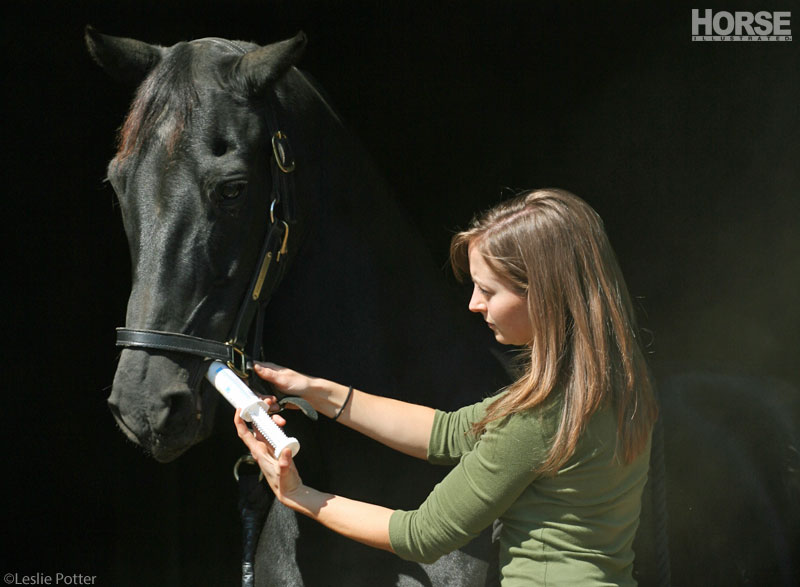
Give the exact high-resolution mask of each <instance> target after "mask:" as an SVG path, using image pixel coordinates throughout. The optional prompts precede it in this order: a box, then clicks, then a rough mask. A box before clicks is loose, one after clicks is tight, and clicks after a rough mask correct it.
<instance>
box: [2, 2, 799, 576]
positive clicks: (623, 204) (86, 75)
mask: <svg viewBox="0 0 800 587" xmlns="http://www.w3.org/2000/svg"><path fill="white" fill-rule="evenodd" d="M733 4H735V6H734V5H733ZM694 7H700V8H709V7H710V8H715V9H719V10H753V11H755V10H791V6H787V5H785V4H784V3H781V2H775V1H774V0H764V1H760V2H736V3H725V2H711V3H709V2H706V3H705V4H703V5H702V6H697V5H695V4H692V3H688V2H685V1H683V2H650V3H641V2H639V3H632V2H597V3H585V2H539V1H528V2H522V1H519V2H511V1H508V0H495V1H493V2H488V1H486V2H476V1H467V2H463V1H462V2H443V1H428V2H401V3H389V2H380V1H378V0H372V1H364V0H350V1H348V2H334V1H312V0H305V1H291V2H290V1H288V0H287V1H272V2H270V1H267V0H261V1H256V0H250V1H247V0H228V1H224V2H222V1H219V2H213V1H210V0H194V1H183V0H181V1H169V2H164V1H155V0H141V1H138V2H133V1H131V0H120V1H118V2H100V1H99V0H91V1H85V2H55V1H53V2H45V1H43V0H38V1H33V2H8V3H4V4H3V8H2V12H3V14H2V27H3V28H2V30H3V34H2V46H3V55H4V63H3V82H2V93H3V121H2V129H3V131H2V132H3V147H4V149H3V160H4V163H3V177H4V181H3V188H4V190H3V191H4V194H3V203H4V210H5V214H4V217H5V221H4V223H3V224H4V233H5V234H6V238H5V242H6V244H5V245H4V260H3V266H4V271H3V273H4V278H3V280H2V282H3V290H4V297H3V300H4V304H3V308H2V320H3V333H4V339H5V341H4V353H3V360H4V362H5V364H6V367H5V373H6V374H11V378H10V379H8V377H6V378H5V381H6V384H5V386H4V387H5V389H4V390H3V400H4V401H3V410H2V413H3V421H2V430H3V447H2V448H3V454H4V465H5V466H4V472H5V473H4V477H3V486H4V488H5V489H6V495H7V496H10V497H6V499H5V500H4V507H3V518H2V519H3V525H2V532H3V542H4V543H3V547H2V554H1V556H2V565H1V566H0V571H2V572H3V573H4V574H5V573H9V572H11V573H18V574H19V576H20V577H21V576H22V575H31V574H35V573H37V572H40V573H48V574H50V575H53V576H54V574H55V573H56V572H61V573H64V574H75V573H79V574H83V575H92V576H96V577H97V578H96V581H95V584H102V585H125V584H130V585H220V584H235V582H236V581H237V573H238V569H237V564H238V563H237V557H238V552H239V535H238V520H237V514H236V512H235V500H236V487H235V485H234V483H233V480H232V478H231V476H230V468H231V465H232V463H233V461H234V460H235V458H236V457H237V456H238V454H239V453H240V449H239V446H238V441H236V439H235V438H234V434H233V431H232V429H231V426H230V422H229V420H230V413H229V412H228V411H226V410H224V409H223V410H220V412H221V421H220V422H219V423H218V425H217V430H216V433H215V435H214V437H213V438H212V439H211V440H209V441H206V442H205V443H203V444H202V445H200V446H198V447H196V448H194V449H192V450H191V451H190V452H189V453H188V454H187V455H185V456H184V457H181V459H179V460H178V461H177V462H175V463H171V464H168V465H158V464H156V463H155V462H153V461H151V460H150V459H149V458H148V457H147V456H146V455H144V454H142V451H141V450H140V449H138V448H136V447H135V446H133V445H132V444H130V443H129V442H127V441H126V440H125V439H124V438H123V436H122V434H121V433H119V432H118V431H117V430H116V429H115V426H114V424H113V421H112V417H111V415H110V413H109V412H108V410H107V409H106V407H105V398H106V396H107V395H108V386H109V385H110V383H111V380H112V377H113V372H114V366H115V357H116V350H115V348H114V330H113V329H114V327H115V326H117V325H121V324H122V323H123V318H124V308H125V300H126V297H127V290H128V286H129V282H128V279H129V265H128V257H127V249H126V245H125V240H124V235H123V231H122V225H121V222H120V218H119V211H118V210H117V209H116V207H115V202H114V197H113V194H112V191H111V189H110V187H109V186H108V185H106V184H105V183H104V182H103V178H104V173H105V165H106V162H107V161H108V159H109V158H110V157H111V156H112V154H113V151H114V133H115V129H116V128H117V127H118V126H119V125H120V123H121V121H122V119H123V116H124V113H125V111H126V108H127V105H128V103H129V101H130V97H131V90H130V89H128V88H122V87H118V86H116V85H115V84H114V83H113V82H112V81H111V80H109V79H107V78H106V76H105V75H104V74H103V73H102V72H101V71H100V70H99V69H98V68H97V67H95V66H94V64H93V63H92V62H91V60H90V59H89V57H88V55H87V54H86V52H85V49H84V47H83V41H82V32H83V27H84V26H85V25H86V24H88V23H91V24H93V25H94V26H95V27H96V28H98V29H99V30H101V31H102V32H107V33H110V34H117V35H122V36H131V37H136V38H140V39H144V40H147V41H151V42H156V43H160V44H164V45H170V44H172V43H174V42H177V41H180V40H188V39H191V38H197V37H204V36H222V37H229V38H239V39H245V40H254V41H256V42H260V43H267V42H271V41H273V40H278V39H281V38H285V37H288V36H290V35H293V34H294V33H295V32H296V31H298V30H300V29H302V30H304V31H305V32H306V33H307V34H308V36H309V46H308V50H307V53H306V57H305V59H304V61H303V68H304V69H306V70H307V71H309V72H310V73H312V74H313V75H314V76H315V77H316V78H317V79H319V80H320V81H321V83H322V85H323V86H324V87H325V88H326V89H327V90H328V91H329V93H330V96H331V98H332V101H333V103H334V104H335V105H336V106H337V107H338V109H339V110H340V112H341V113H342V114H343V116H344V118H345V119H346V120H347V121H348V122H349V124H350V126H351V127H353V128H354V129H355V131H356V133H357V134H358V135H359V136H360V137H361V138H362V140H363V141H364V143H365V144H366V145H367V148H368V150H369V151H370V152H371V153H372V155H373V156H374V158H375V159H376V161H377V163H378V165H379V167H380V168H381V169H382V170H383V171H384V172H385V174H386V175H387V177H388V179H389V182H390V184H391V185H392V186H393V187H394V189H395V191H396V193H397V196H398V198H399V199H400V201H401V203H402V205H403V206H404V207H405V208H406V210H407V211H408V213H409V215H410V217H411V218H412V219H413V221H414V222H415V223H417V224H418V226H419V228H420V230H421V232H422V233H423V235H424V238H425V239H426V240H427V243H428V245H429V247H430V249H431V250H432V251H433V253H434V255H436V257H437V258H438V259H440V260H441V262H442V265H443V266H444V264H445V259H446V246H447V242H448V238H449V234H450V231H452V230H453V229H455V228H457V227H459V226H462V225H463V224H464V223H466V222H467V221H468V219H469V217H470V216H471V214H472V213H473V212H474V211H476V210H477V209H479V208H482V207H485V206H488V205H490V204H492V203H493V202H495V201H497V200H498V199H499V198H501V197H503V195H504V194H507V193H508V191H507V190H508V189H516V188H524V187H543V186H560V187H565V188H567V189H570V190H572V191H574V192H576V193H577V194H579V195H581V196H583V197H584V198H585V199H587V200H588V201H589V202H590V203H591V204H592V205H593V206H594V207H595V208H596V209H597V210H598V211H599V212H600V214H601V215H602V216H603V217H604V218H605V220H606V225H607V229H608V232H609V234H610V237H611V240H612V242H613V243H614V244H615V247H616V249H617V252H618V255H619V257H620V261H621V264H622V266H623V269H624V271H625V273H626V276H627V279H628V283H629V287H630V289H631V292H632V293H633V295H634V296H636V298H637V300H638V302H639V305H640V309H641V310H642V317H641V318H642V322H643V326H645V327H647V328H648V329H649V330H651V331H652V332H653V340H652V344H651V346H650V350H651V352H652V358H653V363H654V365H655V366H656V368H657V369H658V370H662V371H664V370H671V369H679V368H683V367H685V366H691V367H700V368H704V369H715V370H720V371H724V372H734V373H746V374H756V375H763V376H768V377H775V378H779V379H783V380H787V381H789V382H790V383H792V384H793V385H795V386H796V387H797V386H798V385H800V374H798V368H797V365H798V360H797V359H798V348H800V304H798V291H800V261H799V259H800V230H799V229H798V220H800V203H799V202H800V200H798V195H799V194H798V187H800V186H799V182H798V161H800V152H799V151H800V148H798V130H799V129H798V125H799V123H798V120H800V116H798V115H799V114H800V112H798V105H799V104H800V87H798V86H799V83H800V80H799V76H798V66H799V65H800V60H798V51H797V43H796V41H792V42H790V43H786V42H783V43H778V42H772V43H749V42H719V43H710V42H707V43H693V42H691V39H690V35H691V30H690V29H691V25H690V21H691V8H694ZM795 12H798V11H795ZM795 18H796V14H795ZM793 25H794V27H795V28H797V26H798V25H797V24H796V23H793ZM465 301H466V300H465ZM298 367H299V368H302V366H298Z"/></svg>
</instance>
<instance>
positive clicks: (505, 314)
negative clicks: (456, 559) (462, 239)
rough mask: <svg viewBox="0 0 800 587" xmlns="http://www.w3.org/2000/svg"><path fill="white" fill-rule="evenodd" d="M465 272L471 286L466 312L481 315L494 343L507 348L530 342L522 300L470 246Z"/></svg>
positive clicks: (525, 304)
mask: <svg viewBox="0 0 800 587" xmlns="http://www.w3.org/2000/svg"><path fill="white" fill-rule="evenodd" d="M469 273H470V275H471V276H472V282H473V283H474V284H475V285H474V288H473V290H472V298H471V299H470V301H469V309H470V311H471V312H477V313H479V314H480V315H481V316H483V319H484V320H486V323H487V324H488V326H489V328H491V329H492V332H494V337H495V338H496V339H497V342H499V343H501V344H511V345H525V344H528V343H530V342H531V340H532V339H533V332H531V321H530V318H529V316H528V304H527V301H526V299H525V297H524V296H521V295H519V294H518V293H517V292H515V291H514V290H513V289H510V288H509V287H508V286H507V285H506V284H505V282H503V281H502V280H501V279H500V277H499V276H498V275H497V274H496V273H495V272H494V271H493V270H492V268H491V267H489V265H488V264H487V263H486V260H485V259H484V257H483V255H482V254H481V253H480V252H479V251H478V249H477V247H474V246H470V247H469Z"/></svg>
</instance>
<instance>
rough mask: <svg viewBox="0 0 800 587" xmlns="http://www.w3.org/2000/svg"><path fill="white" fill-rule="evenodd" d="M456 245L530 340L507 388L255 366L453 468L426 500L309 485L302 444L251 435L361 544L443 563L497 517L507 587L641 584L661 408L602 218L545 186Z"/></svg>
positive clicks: (282, 385) (494, 323)
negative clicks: (370, 496)
mask: <svg viewBox="0 0 800 587" xmlns="http://www.w3.org/2000/svg"><path fill="white" fill-rule="evenodd" d="M450 252H451V261H452V264H453V267H454V270H455V272H456V274H457V275H458V276H459V277H462V276H463V275H464V274H466V273H469V275H470V277H471V278H472V281H473V283H474V289H473V293H472V298H471V300H470V302H469V309H470V310H471V311H473V312H476V313H479V314H481V316H482V317H483V318H484V320H485V321H486V323H487V325H488V326H489V328H491V329H492V331H493V332H494V335H495V337H496V339H497V340H498V341H499V342H501V343H503V344H508V345H515V346H518V347H520V350H521V351H522V352H521V354H520V358H521V359H522V361H521V365H522V368H521V369H520V373H521V375H520V376H519V378H518V379H517V380H516V381H515V382H514V383H512V384H511V385H510V386H509V387H508V388H506V389H504V390H502V391H501V393H499V394H498V395H496V396H494V397H491V398H489V399H487V400H485V401H483V402H481V403H478V404H476V405H472V406H467V407H465V408H462V409H460V410H458V411H456V412H452V413H445V412H441V411H437V410H433V409H431V408H427V407H423V406H419V405H414V404H408V403H404V402H400V401H397V400H393V399H387V398H384V397H380V396H375V395H369V394H367V393H364V392H361V391H358V390H353V389H352V387H351V388H349V389H348V388H347V387H345V386H343V385H339V384H336V383H333V382H331V381H327V380H324V379H319V378H312V377H307V376H305V375H302V374H300V373H297V372H295V371H291V370H289V369H285V368H282V367H278V366H277V365H270V364H264V365H257V366H256V373H258V375H259V376H260V377H262V378H263V379H265V380H267V381H270V382H271V383H273V384H274V385H275V386H276V387H277V388H278V389H280V390H282V391H284V392H287V393H290V394H292V395H299V396H302V397H304V398H305V399H307V400H308V401H309V402H311V404H312V405H313V406H314V407H315V408H316V409H317V410H318V411H319V412H321V413H323V414H325V415H326V416H329V417H333V418H336V419H338V421H339V422H341V423H342V424H344V425H346V426H349V427H351V428H353V429H355V430H357V431H359V432H362V433H364V434H366V435H368V436H370V437H371V438H373V439H375V440H378V441H380V442H382V443H384V444H386V445H387V446H390V447H392V448H395V449H397V450H399V451H402V452H404V453H406V454H409V455H412V456H415V457H418V458H421V459H427V460H428V461H430V462H432V463H441V464H455V465H456V466H455V467H454V468H453V469H452V471H451V472H450V473H449V474H448V475H447V476H446V477H445V479H444V480H443V481H442V483H440V484H439V485H437V487H436V488H435V489H434V490H433V492H432V493H431V494H430V495H429V496H428V498H427V499H426V500H425V502H424V503H423V504H421V506H420V508H419V509H418V510H416V511H401V510H396V511H394V510H390V509H387V508H383V507H381V506H377V505H373V504H367V503H362V502H357V501H352V500H349V499H347V498H345V497H341V496H336V495H331V494H326V493H322V492H319V491H316V490H314V489H311V488H309V487H306V486H305V485H303V483H302V480H301V478H300V476H299V474H298V472H297V470H296V468H295V467H294V464H293V462H292V459H291V455H290V453H289V451H284V453H283V454H281V455H279V456H278V458H277V459H276V458H274V456H273V455H272V454H271V452H270V450H269V449H270V447H269V446H268V445H267V444H265V443H264V442H261V441H260V440H259V439H258V438H255V437H254V436H253V434H252V433H251V432H250V431H249V430H248V428H247V427H246V425H245V424H244V422H243V421H242V420H241V419H240V418H239V417H238V414H237V416H236V418H235V423H236V426H237V429H238V432H239V436H240V437H241V438H242V440H243V441H244V443H245V444H246V445H247V447H248V448H249V449H250V451H251V453H252V454H253V456H254V457H255V458H256V460H257V461H258V463H259V466H260V467H261V469H262V470H263V471H264V474H265V476H266V478H267V480H268V482H269V485H270V487H271V488H272V489H273V491H274V492H275V495H276V496H277V498H278V499H279V500H280V501H281V503H284V504H285V505H287V506H288V507H290V508H292V509H294V510H295V511H298V512H300V513H302V514H305V515H307V516H309V517H311V518H313V519H315V520H317V521H319V522H320V523H322V524H324V525H325V526H327V527H329V528H331V529H333V530H335V531H336V532H339V533H340V534H343V535H344V536H347V537H349V538H352V539H354V540H357V541H359V542H362V543H365V544H368V545H370V546H374V547H376V548H383V549H386V550H388V551H391V552H394V553H396V554H397V555H399V556H401V557H403V558H406V559H410V560H415V561H420V562H430V561H433V560H436V559H437V558H438V557H440V556H442V555H443V554H445V553H447V552H450V551H452V550H455V549H456V548H459V547H461V546H463V545H464V544H466V543H467V542H468V541H469V540H471V539H472V538H473V537H475V536H476V535H477V534H479V533H480V532H481V531H482V530H483V529H484V528H486V527H487V526H488V525H490V524H491V523H492V522H493V521H494V520H495V519H498V518H499V519H500V521H501V522H502V523H503V525H502V531H501V535H500V569H501V575H502V579H501V582H502V585H503V586H504V587H510V586H515V585H545V584H547V585H556V584H558V585H560V584H570V585H601V584H602V585H609V584H614V585H631V584H635V581H634V580H633V578H632V567H633V556H634V555H633V550H632V543H633V539H634V535H635V533H636V528H637V526H638V522H639V512H640V508H641V493H642V489H643V487H644V484H645V481H646V478H647V469H648V462H649V454H650V435H651V430H652V427H653V424H654V422H655V420H656V417H657V408H656V403H655V399H654V396H653V392H652V389H651V384H650V380H649V377H648V373H647V368H646V365H645V361H644V357H643V355H642V350H641V348H640V346H639V342H638V340H637V335H636V328H635V321H634V316H633V310H632V307H631V302H630V299H629V296H628V292H627V288H626V286H625V282H624V280H623V278H622V273H621V272H620V269H619V267H618V264H617V261H616V259H615V256H614V253H613V251H612V249H611V246H610V244H609V242H608V239H607V237H606V235H605V232H604V229H603V224H602V221H601V219H600V217H599V216H598V215H597V214H596V213H595V212H594V210H592V209H591V208H590V207H589V206H588V205H587V204H586V203H585V202H584V201H583V200H581V199H580V198H578V197H576V196H574V195H572V194H570V193H569V192H566V191H563V190H555V189H548V190H537V191H533V192H529V193H526V194H523V195H520V196H518V197H516V198H514V199H512V200H510V201H508V202H504V203H502V204H500V205H498V206H497V207H495V208H493V209H491V210H489V211H488V212H486V213H485V214H484V215H483V216H481V217H479V218H477V219H475V220H474V221H473V223H472V226H471V227H470V228H469V229H468V230H466V231H464V232H462V233H459V234H457V235H456V236H455V237H454V238H453V241H452V244H451V251H450ZM270 401H273V400H270ZM275 419H276V421H277V422H278V423H279V424H281V425H282V424H283V423H284V421H283V419H282V418H281V417H280V416H275Z"/></svg>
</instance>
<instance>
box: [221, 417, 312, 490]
mask: <svg viewBox="0 0 800 587" xmlns="http://www.w3.org/2000/svg"><path fill="white" fill-rule="evenodd" d="M240 414H241V410H236V414H235V415H234V417H233V423H234V425H235V426H236V431H237V432H238V434H239V438H241V439H242V442H244V444H245V446H246V447H247V448H248V449H249V450H250V454H251V455H252V456H253V458H254V459H255V460H256V463H258V467H259V468H260V469H261V471H262V472H263V473H264V478H265V479H266V480H267V483H268V484H269V486H270V489H272V491H273V492H274V493H275V497H277V498H278V501H280V502H281V503H283V504H285V505H289V506H291V504H292V503H294V500H293V496H294V495H296V493H297V492H298V491H300V490H302V488H303V481H302V479H300V474H299V473H298V472H297V468H296V467H295V465H294V459H292V451H291V449H288V448H287V449H285V450H284V451H283V453H282V454H280V455H279V456H278V457H277V458H276V457H275V454H274V452H273V450H272V445H270V444H269V443H268V442H264V439H263V438H262V437H261V433H260V432H258V431H255V435H254V433H253V432H251V431H250V429H249V428H248V427H247V424H246V423H245V421H244V420H242V418H241V416H240ZM272 419H273V421H274V422H275V423H276V424H277V425H278V426H284V425H285V424H286V421H285V420H284V419H283V418H282V417H280V416H278V415H275V416H273V417H272Z"/></svg>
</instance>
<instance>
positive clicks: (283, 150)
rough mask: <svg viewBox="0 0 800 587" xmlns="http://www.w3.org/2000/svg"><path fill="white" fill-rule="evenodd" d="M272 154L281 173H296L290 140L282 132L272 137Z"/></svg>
mask: <svg viewBox="0 0 800 587" xmlns="http://www.w3.org/2000/svg"><path fill="white" fill-rule="evenodd" d="M272 152H273V154H274V155H275V162H276V163H277V164H278V167H279V168H280V170H281V171H283V172H284V173H291V172H292V171H294V167H295V164H294V155H292V148H291V146H290V145H289V138H288V137H287V136H286V135H285V134H283V132H281V131H278V132H276V133H275V134H274V135H272Z"/></svg>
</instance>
